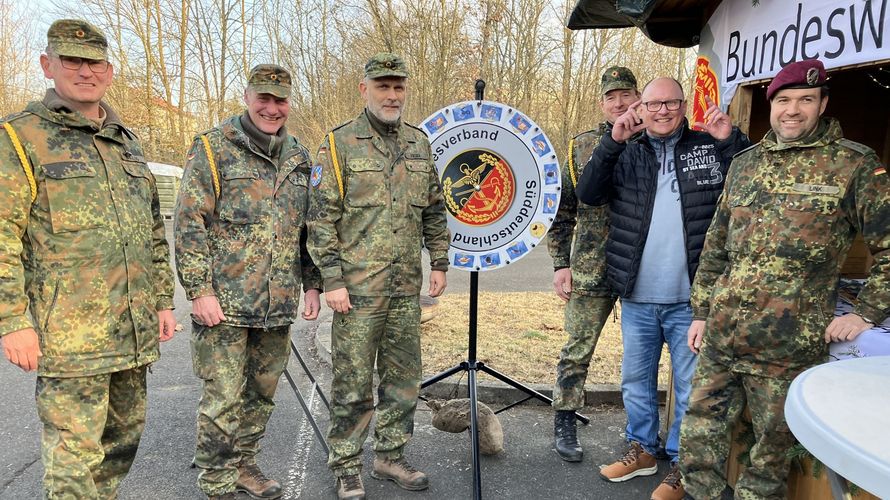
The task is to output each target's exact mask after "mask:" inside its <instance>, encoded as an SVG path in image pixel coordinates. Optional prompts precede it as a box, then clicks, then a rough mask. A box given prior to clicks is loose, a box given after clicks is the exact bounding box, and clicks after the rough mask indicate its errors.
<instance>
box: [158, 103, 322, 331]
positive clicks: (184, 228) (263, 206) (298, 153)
mask: <svg viewBox="0 0 890 500" xmlns="http://www.w3.org/2000/svg"><path fill="white" fill-rule="evenodd" d="M238 120H239V117H238V116H234V117H232V118H229V119H227V120H226V121H224V122H223V123H222V124H220V125H219V126H217V127H216V128H214V129H211V130H210V131H208V132H206V134H202V135H206V137H207V139H208V140H209V142H210V147H211V150H212V152H213V161H214V164H215V166H216V169H217V172H218V174H219V175H218V180H219V190H220V193H219V197H217V196H216V193H215V190H214V180H213V173H212V169H211V164H210V162H209V161H208V158H207V154H206V152H205V150H204V144H203V142H202V140H201V136H200V135H199V136H198V137H197V138H196V139H195V141H194V144H192V148H191V150H189V153H188V159H187V161H186V164H185V172H184V173H183V177H182V184H181V185H180V188H179V197H178V198H177V201H176V229H175V249H176V271H177V273H178V274H179V281H180V283H182V287H183V288H184V289H185V293H186V296H187V297H188V299H189V300H193V299H195V298H197V297H203V296H207V295H216V297H217V299H218V300H219V304H220V307H221V308H222V311H223V314H224V315H225V316H226V321H224V322H223V323H225V324H227V325H231V326H244V327H255V328H271V327H276V326H284V325H289V324H291V323H293V322H294V321H295V320H296V319H297V314H298V306H299V301H300V285H301V284H302V285H303V288H304V289H305V290H309V289H312V288H318V289H320V288H321V286H322V284H321V276H320V275H319V273H318V269H317V268H316V267H315V265H314V264H313V263H312V260H311V259H310V258H309V253H308V252H307V251H306V236H307V235H306V229H305V228H306V208H307V204H308V198H307V190H308V182H309V152H308V151H307V150H306V148H305V147H303V146H302V145H300V144H299V143H298V142H297V140H296V139H295V138H294V137H292V136H288V139H289V141H288V142H286V143H285V144H284V145H283V147H282V148H281V153H280V154H279V157H278V158H276V159H274V160H273V159H271V158H269V157H267V156H266V155H264V154H263V153H260V152H259V151H258V150H257V149H256V148H255V147H253V145H251V144H250V141H249V139H248V137H247V135H246V134H245V133H244V131H243V130H241V128H240V123H239V121H238Z"/></svg>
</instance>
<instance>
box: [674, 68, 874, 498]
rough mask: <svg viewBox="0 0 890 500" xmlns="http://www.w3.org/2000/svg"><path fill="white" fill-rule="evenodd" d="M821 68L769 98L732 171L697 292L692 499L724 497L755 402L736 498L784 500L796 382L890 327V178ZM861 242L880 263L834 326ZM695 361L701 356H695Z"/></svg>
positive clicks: (785, 77) (777, 84)
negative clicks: (850, 136)
mask: <svg viewBox="0 0 890 500" xmlns="http://www.w3.org/2000/svg"><path fill="white" fill-rule="evenodd" d="M825 80H826V74H825V69H824V67H823V65H822V63H821V62H820V61H818V60H808V61H802V62H798V63H794V64H790V65H788V66H786V67H785V68H784V69H783V70H782V71H780V72H779V74H778V75H776V77H775V79H774V80H773V81H772V83H771V84H770V85H769V87H768V88H767V98H768V99H769V100H770V125H771V127H772V130H771V131H770V132H768V133H767V134H766V136H765V137H764V138H763V140H762V141H761V142H760V143H758V144H757V145H755V146H753V147H751V148H749V149H747V150H745V151H743V152H741V153H739V154H738V155H737V156H736V157H735V159H734V160H733V162H732V168H731V169H730V174H729V177H728V178H727V181H726V191H725V192H724V195H723V197H722V199H721V202H720V204H719V206H718V209H717V213H716V214H715V216H714V221H713V223H712V225H711V227H710V229H709V232H708V235H707V239H706V242H705V246H704V250H703V252H702V255H701V261H700V262H701V263H700V265H699V270H698V274H697V275H696V278H695V283H694V286H693V291H692V305H693V308H694V317H695V321H693V323H692V326H691V327H690V329H689V347H690V349H692V350H693V351H694V352H700V356H699V358H700V359H699V362H698V368H697V370H696V373H695V378H694V381H693V391H692V395H691V396H690V398H689V409H688V410H687V413H686V418H685V420H684V421H683V426H682V435H681V447H682V453H681V457H682V458H681V460H682V463H681V467H682V471H683V480H684V483H685V487H686V492H687V493H688V494H689V495H691V496H692V497H694V498H697V499H704V498H715V497H718V496H720V495H721V491H722V490H724V488H725V487H726V478H725V477H724V471H725V465H726V459H727V454H728V451H729V445H730V438H729V437H730V431H731V428H732V426H733V425H734V423H735V421H736V420H737V419H738V416H739V413H740V412H741V409H742V408H743V406H744V404H745V402H746V401H747V404H748V408H749V409H750V411H751V416H752V420H753V424H754V435H755V440H756V443H755V445H754V446H753V447H752V448H751V450H750V460H751V465H750V466H749V467H747V468H746V469H744V470H743V472H742V474H741V476H740V477H739V480H738V483H736V489H735V498H740V499H755V498H757V499H761V498H775V499H779V498H785V494H786V479H787V474H788V461H789V458H788V455H787V452H788V449H789V448H790V447H791V446H792V444H793V442H794V437H793V436H792V435H791V433H790V431H789V430H788V426H787V424H786V423H785V417H784V412H783V408H784V404H785V397H786V394H787V392H788V387H789V385H790V383H791V380H792V379H793V378H794V377H795V376H796V375H797V374H799V373H800V372H801V371H803V370H805V369H806V368H808V367H810V366H813V365H816V364H819V363H822V362H824V361H825V359H826V356H827V354H828V349H827V343H828V342H830V341H834V340H851V339H853V338H855V337H856V336H857V335H859V333H861V332H862V331H864V330H866V329H868V328H869V327H870V326H871V325H872V324H876V323H880V322H882V321H883V320H884V319H885V318H886V317H887V316H888V315H890V180H888V177H887V174H886V172H885V170H884V167H883V166H882V165H881V164H880V162H879V160H878V157H877V156H876V155H875V153H874V152H873V151H872V150H871V149H869V148H868V147H866V146H863V145H861V144H858V143H855V142H853V141H850V140H847V139H844V138H843V133H842V132H841V127H840V125H839V124H838V122H837V121H836V120H834V119H832V118H824V117H822V113H823V112H824V111H825V106H826V105H827V104H828V89H827V88H826V87H825ZM857 232H859V233H861V234H862V236H863V237H864V238H865V241H866V243H867V244H868V246H869V250H870V251H871V254H872V255H873V256H874V258H875V262H874V265H873V266H872V268H871V271H870V277H869V280H868V283H867V284H866V285H865V287H864V288H863V289H862V293H860V295H859V304H858V305H857V306H856V307H855V308H854V309H853V312H852V313H851V314H847V315H844V316H841V317H838V318H834V319H832V313H833V311H834V303H835V297H836V293H835V289H836V285H837V279H838V270H839V269H840V265H841V263H842V262H843V259H844V256H845V255H846V253H847V250H848V249H849V248H850V245H851V243H852V241H853V237H854V235H855V234H856V233H857ZM699 350H700V351H699Z"/></svg>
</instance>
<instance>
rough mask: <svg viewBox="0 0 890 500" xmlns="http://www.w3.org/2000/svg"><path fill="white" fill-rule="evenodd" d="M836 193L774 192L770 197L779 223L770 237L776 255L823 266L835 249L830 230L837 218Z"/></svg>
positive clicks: (837, 197)
mask: <svg viewBox="0 0 890 500" xmlns="http://www.w3.org/2000/svg"><path fill="white" fill-rule="evenodd" d="M837 191H838V192H837V193H832V194H825V193H802V192H800V191H798V190H794V189H781V188H780V189H777V190H775V191H773V192H771V193H770V195H771V197H773V199H774V200H775V201H774V205H773V206H774V208H775V209H776V210H780V211H781V213H780V214H779V217H780V218H781V220H782V223H781V224H780V225H778V226H777V227H776V228H775V234H774V235H773V238H774V241H775V244H776V255H778V256H780V257H788V258H792V259H796V260H802V261H810V262H822V261H824V260H826V259H827V258H828V257H829V256H830V255H831V249H832V247H833V246H834V244H833V241H832V240H833V237H832V235H833V234H834V231H833V227H834V225H835V222H836V221H837V219H838V217H839V216H840V210H839V208H840V201H841V198H840V191H841V190H840V189H838V190H837Z"/></svg>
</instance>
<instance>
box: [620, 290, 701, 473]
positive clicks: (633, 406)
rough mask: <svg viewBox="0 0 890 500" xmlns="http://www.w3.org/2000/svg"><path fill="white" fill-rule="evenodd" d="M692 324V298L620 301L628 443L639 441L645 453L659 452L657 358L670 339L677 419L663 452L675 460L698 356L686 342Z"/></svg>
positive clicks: (622, 377)
mask: <svg viewBox="0 0 890 500" xmlns="http://www.w3.org/2000/svg"><path fill="white" fill-rule="evenodd" d="M691 323H692V308H691V307H690V306H689V302H680V303H677V304H646V303H642V302H630V301H628V300H622V301H621V340H622V344H623V346H624V358H623V360H622V362H621V397H622V398H623V399H624V409H625V411H626V412H627V428H626V429H625V433H626V435H627V440H628V441H636V442H638V443H640V445H641V446H642V447H643V449H644V450H646V452H647V453H651V454H655V452H656V451H657V450H658V447H659V439H658V428H659V423H658V362H659V360H660V359H661V348H662V345H663V344H664V343H667V345H668V349H669V351H670V353H671V368H672V370H673V372H674V398H675V404H674V421H673V423H672V424H671V428H670V430H669V431H668V436H667V443H666V445H665V450H666V451H667V454H668V455H669V456H670V457H671V462H672V463H675V462H676V461H677V453H678V449H679V446H680V423H681V422H682V421H683V415H684V414H685V413H686V405H687V403H688V401H689V393H690V392H691V390H692V375H693V373H694V372H695V362H696V356H695V354H693V353H692V351H690V350H689V347H688V346H687V345H686V334H687V332H688V330H689V325H690V324H691Z"/></svg>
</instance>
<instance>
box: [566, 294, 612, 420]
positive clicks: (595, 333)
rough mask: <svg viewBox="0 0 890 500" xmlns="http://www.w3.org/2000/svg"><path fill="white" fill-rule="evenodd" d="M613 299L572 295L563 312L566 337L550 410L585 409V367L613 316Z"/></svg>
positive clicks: (588, 364) (587, 365) (588, 363)
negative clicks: (567, 335) (604, 326)
mask: <svg viewBox="0 0 890 500" xmlns="http://www.w3.org/2000/svg"><path fill="white" fill-rule="evenodd" d="M614 306H615V297H595V296H591V295H582V294H579V293H577V292H575V293H572V295H571V297H570V298H569V302H568V303H567V304H566V310H565V329H566V332H567V333H568V334H569V338H568V340H567V341H566V344H565V345H564V346H563V348H562V351H560V353H559V363H557V365H556V384H555V385H554V386H553V408H554V409H556V410H572V411H575V410H578V409H580V408H581V407H583V406H584V383H585V382H586V381H587V368H588V367H589V366H590V358H591V356H593V351H594V349H596V343H597V341H598V340H599V337H600V332H602V330H603V325H605V324H606V321H607V320H608V319H609V315H610V314H612V309H613V308H614Z"/></svg>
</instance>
